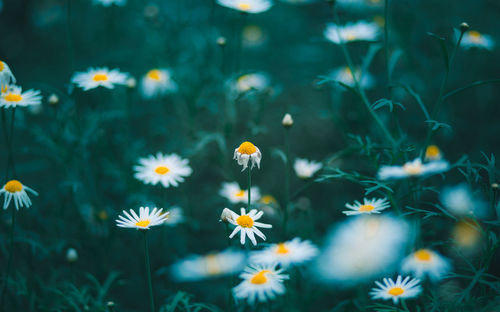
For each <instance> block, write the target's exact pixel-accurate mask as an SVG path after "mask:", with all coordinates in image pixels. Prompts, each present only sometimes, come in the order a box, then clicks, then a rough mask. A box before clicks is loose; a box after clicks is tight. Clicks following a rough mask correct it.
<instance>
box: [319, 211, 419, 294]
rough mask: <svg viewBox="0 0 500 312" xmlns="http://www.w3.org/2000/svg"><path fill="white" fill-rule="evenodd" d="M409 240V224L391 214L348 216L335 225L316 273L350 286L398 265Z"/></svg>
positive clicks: (338, 283)
mask: <svg viewBox="0 0 500 312" xmlns="http://www.w3.org/2000/svg"><path fill="white" fill-rule="evenodd" d="M408 240H409V226H408V224H407V223H406V222H405V221H403V220H401V219H397V218H394V217H391V216H387V215H369V216H360V217H358V218H353V219H348V220H347V221H345V222H343V223H341V224H340V225H338V226H337V227H336V228H334V229H333V230H332V231H331V232H330V234H329V235H328V238H327V244H326V246H325V248H324V250H323V251H322V253H321V254H320V256H319V257H318V258H317V261H316V265H315V267H316V276H317V278H318V279H319V280H320V281H323V282H325V283H330V284H335V285H343V286H350V285H353V284H356V283H359V282H362V281H364V280H367V279H372V278H375V277H378V276H380V275H382V274H386V273H390V272H393V271H395V270H396V269H397V266H398V265H399V263H400V262H399V261H400V260H401V259H402V258H403V256H404V250H405V248H406V244H407V243H408Z"/></svg>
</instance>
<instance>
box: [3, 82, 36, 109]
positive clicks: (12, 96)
mask: <svg viewBox="0 0 500 312" xmlns="http://www.w3.org/2000/svg"><path fill="white" fill-rule="evenodd" d="M41 103H42V96H41V95H40V91H38V90H33V89H30V90H28V91H24V92H23V91H22V88H21V87H18V86H9V87H7V88H5V89H4V92H2V93H1V97H0V107H3V108H10V107H16V106H22V107H26V106H32V105H40V104H41Z"/></svg>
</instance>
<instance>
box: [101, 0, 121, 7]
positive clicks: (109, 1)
mask: <svg viewBox="0 0 500 312" xmlns="http://www.w3.org/2000/svg"><path fill="white" fill-rule="evenodd" d="M93 2H94V4H100V5H102V6H105V7H109V6H111V5H113V4H114V5H117V6H124V5H125V4H127V0H93Z"/></svg>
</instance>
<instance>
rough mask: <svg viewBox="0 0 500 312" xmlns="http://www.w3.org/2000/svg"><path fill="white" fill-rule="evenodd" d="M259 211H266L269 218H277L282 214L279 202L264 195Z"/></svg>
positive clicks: (272, 197) (270, 196) (268, 195)
mask: <svg viewBox="0 0 500 312" xmlns="http://www.w3.org/2000/svg"><path fill="white" fill-rule="evenodd" d="M259 210H262V211H264V213H265V214H266V216H268V217H269V218H276V217H278V215H279V214H280V210H279V204H278V201H277V200H276V198H274V196H272V195H270V194H266V195H263V196H262V197H261V198H260V200H259Z"/></svg>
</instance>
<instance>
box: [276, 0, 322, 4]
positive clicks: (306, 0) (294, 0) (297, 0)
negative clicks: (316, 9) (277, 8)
mask: <svg viewBox="0 0 500 312" xmlns="http://www.w3.org/2000/svg"><path fill="white" fill-rule="evenodd" d="M281 1H282V2H286V3H290V4H308V3H314V2H318V0H281Z"/></svg>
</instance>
